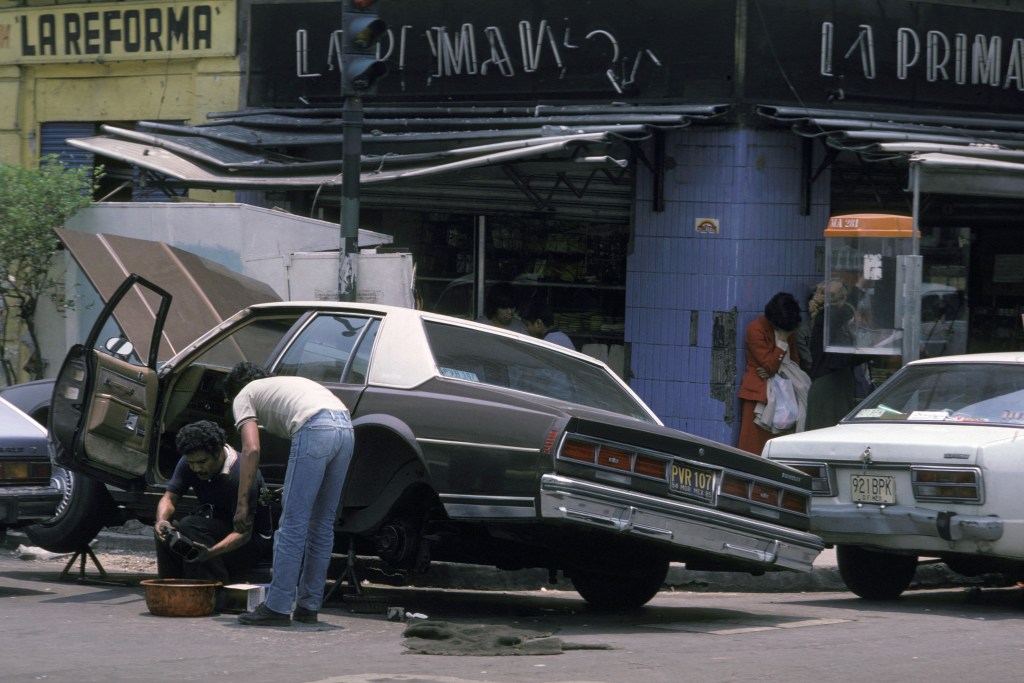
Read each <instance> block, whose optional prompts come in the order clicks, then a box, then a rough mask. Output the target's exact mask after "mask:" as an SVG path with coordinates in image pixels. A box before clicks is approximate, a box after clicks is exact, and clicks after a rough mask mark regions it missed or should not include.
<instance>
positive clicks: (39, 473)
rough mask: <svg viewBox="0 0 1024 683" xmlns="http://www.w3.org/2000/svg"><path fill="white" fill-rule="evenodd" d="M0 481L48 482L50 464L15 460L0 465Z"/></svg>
mask: <svg viewBox="0 0 1024 683" xmlns="http://www.w3.org/2000/svg"><path fill="white" fill-rule="evenodd" d="M0 480H3V481H8V482H11V481H49V480H50V463H48V462H38V461H25V460H15V461H14V462H2V463H0Z"/></svg>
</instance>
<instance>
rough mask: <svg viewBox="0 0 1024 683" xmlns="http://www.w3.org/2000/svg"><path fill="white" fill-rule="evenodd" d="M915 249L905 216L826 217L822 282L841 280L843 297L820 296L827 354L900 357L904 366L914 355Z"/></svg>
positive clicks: (916, 329) (917, 260)
mask: <svg viewBox="0 0 1024 683" xmlns="http://www.w3.org/2000/svg"><path fill="white" fill-rule="evenodd" d="M916 251H917V240H916V239H915V235H914V233H913V219H912V218H911V217H910V216H896V215H888V214H851V215H845V216H833V217H831V218H830V219H829V223H828V227H827V228H826V229H825V274H826V280H827V281H828V282H830V283H831V282H833V281H836V280H838V281H840V282H842V283H843V284H844V285H845V297H831V298H830V297H829V296H826V297H825V313H824V315H825V340H824V341H825V350H826V351H829V352H832V353H856V354H869V355H877V356H903V362H907V361H909V360H914V359H916V358H917V357H918V343H919V341H918V338H919V337H920V329H919V327H920V324H919V322H918V321H920V316H921V313H920V300H919V297H918V291H919V289H920V282H921V257H920V256H918V255H917V254H916V253H915V252H916ZM830 287H831V288H832V289H834V290H837V291H840V292H842V291H843V288H837V287H835V286H834V285H830ZM826 291H828V290H826Z"/></svg>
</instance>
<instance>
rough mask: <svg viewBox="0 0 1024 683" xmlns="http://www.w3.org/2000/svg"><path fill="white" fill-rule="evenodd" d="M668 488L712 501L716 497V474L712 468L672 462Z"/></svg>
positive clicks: (685, 494)
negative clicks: (706, 468)
mask: <svg viewBox="0 0 1024 683" xmlns="http://www.w3.org/2000/svg"><path fill="white" fill-rule="evenodd" d="M671 469H672V472H671V476H670V477H669V480H668V489H669V491H671V492H672V493H678V494H680V495H683V496H690V497H691V498H698V499H700V500H703V501H704V502H707V503H710V502H711V501H712V500H714V498H715V475H714V473H713V472H711V471H710V470H705V469H701V468H699V467H690V466H689V465H678V464H676V463H672V468H671Z"/></svg>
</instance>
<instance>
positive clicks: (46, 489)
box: [0, 486, 62, 524]
mask: <svg viewBox="0 0 1024 683" xmlns="http://www.w3.org/2000/svg"><path fill="white" fill-rule="evenodd" d="M61 495H62V494H61V492H60V491H59V490H58V489H56V488H54V487H52V486H5V487H3V488H0V524H16V523H18V522H25V521H31V520H42V519H49V518H50V517H53V515H54V513H56V511H57V504H58V503H59V502H60V499H61Z"/></svg>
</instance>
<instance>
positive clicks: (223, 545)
mask: <svg viewBox="0 0 1024 683" xmlns="http://www.w3.org/2000/svg"><path fill="white" fill-rule="evenodd" d="M175 446H176V447H177V450H178V453H180V454H181V456H182V457H181V459H180V460H179V461H178V464H177V466H176V467H175V468H174V474H173V475H171V480H170V481H169V482H168V483H167V490H166V491H165V492H164V495H163V497H162V498H161V499H160V503H159V504H158V505H157V511H156V523H155V524H154V525H153V533H154V535H155V537H156V559H157V572H158V573H159V575H160V578H161V579H178V578H181V579H206V580H214V581H221V582H223V583H225V584H227V583H232V582H235V581H240V580H244V579H245V575H246V574H247V573H248V571H249V570H250V569H251V568H252V567H253V566H254V565H255V564H256V563H257V562H259V561H260V560H261V559H262V558H263V557H266V556H268V555H269V553H270V552H271V548H272V545H273V538H272V537H273V529H272V527H273V522H272V518H271V514H270V507H269V506H266V505H259V504H258V501H259V498H260V491H262V490H263V488H264V484H263V478H262V476H257V477H256V479H255V480H254V481H253V485H252V489H251V490H250V495H249V515H250V517H249V518H250V520H252V525H251V526H250V528H249V530H248V531H246V532H244V533H239V532H237V531H235V529H234V522H233V520H234V517H235V513H236V508H237V504H238V482H239V472H240V467H239V459H238V453H237V452H236V451H235V449H233V448H232V447H231V446H229V445H227V443H226V438H225V435H224V430H223V429H221V428H220V426H218V425H217V424H215V423H213V422H209V421H206V420H203V421H201V422H193V423H192V424H188V425H185V426H184V427H182V428H181V430H179V431H178V436H177V438H176V439H175ZM190 489H191V490H193V491H194V492H195V496H196V498H197V499H198V503H199V505H198V507H197V508H196V509H195V510H193V511H191V512H190V513H189V514H186V515H184V516H180V517H178V518H175V513H176V511H177V508H178V504H179V501H180V500H181V497H182V496H183V495H185V494H186V493H188V491H189V490H190Z"/></svg>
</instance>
